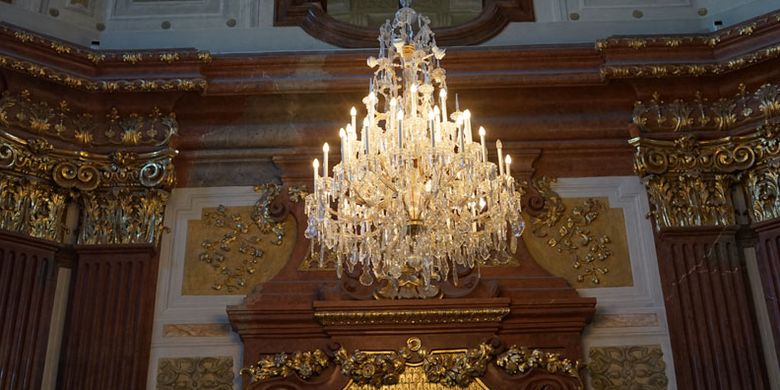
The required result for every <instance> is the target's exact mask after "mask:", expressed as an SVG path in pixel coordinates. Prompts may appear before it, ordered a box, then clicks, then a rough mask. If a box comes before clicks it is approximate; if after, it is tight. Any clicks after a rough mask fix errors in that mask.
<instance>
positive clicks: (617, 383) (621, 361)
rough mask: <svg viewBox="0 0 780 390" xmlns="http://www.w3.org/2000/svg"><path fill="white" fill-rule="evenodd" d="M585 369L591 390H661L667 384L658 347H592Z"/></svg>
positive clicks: (661, 354) (661, 353) (661, 352)
mask: <svg viewBox="0 0 780 390" xmlns="http://www.w3.org/2000/svg"><path fill="white" fill-rule="evenodd" d="M588 369H589V372H590V375H591V384H592V386H593V389H594V390H608V389H610V390H611V389H647V390H662V389H666V388H667V385H668V384H669V380H668V378H667V377H666V370H665V369H666V363H665V362H664V359H663V351H661V347H660V346H659V345H638V346H618V347H593V348H591V349H590V363H589V364H588Z"/></svg>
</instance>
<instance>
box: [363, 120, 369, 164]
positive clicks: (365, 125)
mask: <svg viewBox="0 0 780 390" xmlns="http://www.w3.org/2000/svg"><path fill="white" fill-rule="evenodd" d="M368 123H369V121H368V117H365V118H363V149H364V150H363V152H364V153H365V154H366V156H368V153H369V150H370V149H369V148H368Z"/></svg>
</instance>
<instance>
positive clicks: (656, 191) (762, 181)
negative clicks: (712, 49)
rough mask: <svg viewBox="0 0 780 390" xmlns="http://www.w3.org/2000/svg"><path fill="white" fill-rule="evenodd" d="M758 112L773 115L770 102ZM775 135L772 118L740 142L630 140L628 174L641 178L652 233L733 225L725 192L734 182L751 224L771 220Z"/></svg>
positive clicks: (779, 152) (777, 153)
mask: <svg viewBox="0 0 780 390" xmlns="http://www.w3.org/2000/svg"><path fill="white" fill-rule="evenodd" d="M773 94H774V92H772V93H768V94H766V95H763V96H773ZM762 106H763V108H759V109H763V110H765V111H766V112H776V111H775V110H776V109H775V104H774V103H773V99H771V98H768V99H764V100H763V103H762ZM772 115H774V114H772ZM779 129H780V125H778V124H777V123H776V119H775V117H774V116H772V117H770V118H769V119H767V120H766V121H764V123H762V124H761V125H760V126H759V127H758V128H757V129H756V130H755V131H754V132H752V133H749V134H745V135H741V136H734V137H731V136H727V137H722V138H717V139H709V140H703V141H698V140H696V139H695V138H693V137H691V136H683V137H680V138H678V139H676V140H673V141H667V140H652V139H647V138H634V139H632V140H631V141H630V143H631V144H632V145H633V146H634V147H635V148H636V154H635V159H634V169H635V171H636V173H637V174H638V175H640V176H642V177H643V178H644V181H645V185H646V187H647V190H648V194H649V196H650V200H651V204H652V214H653V216H654V218H655V221H656V227H657V228H659V229H660V228H662V227H684V226H702V225H709V226H727V225H733V224H735V223H736V216H735V213H734V205H733V201H732V199H731V189H732V186H733V185H734V184H736V183H740V182H741V184H742V185H743V186H744V189H745V193H746V194H747V195H748V198H749V199H748V206H749V208H750V214H751V217H752V219H753V221H754V222H761V221H763V220H766V218H768V217H772V216H774V215H777V214H778V211H777V202H776V197H775V195H774V194H775V193H776V190H775V188H776V186H775V184H773V181H772V180H773V170H772V169H771V167H772V166H776V165H775V164H776V163H775V161H777V159H778V158H779V157H780V141H778V134H780V131H778V130H779Z"/></svg>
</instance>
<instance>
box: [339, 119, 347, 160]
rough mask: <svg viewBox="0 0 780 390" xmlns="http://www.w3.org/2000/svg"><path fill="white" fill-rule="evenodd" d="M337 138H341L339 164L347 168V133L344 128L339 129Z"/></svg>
mask: <svg viewBox="0 0 780 390" xmlns="http://www.w3.org/2000/svg"><path fill="white" fill-rule="evenodd" d="M339 138H341V162H342V163H343V165H344V168H346V166H347V132H346V131H345V130H344V128H343V127H342V128H340V129H339Z"/></svg>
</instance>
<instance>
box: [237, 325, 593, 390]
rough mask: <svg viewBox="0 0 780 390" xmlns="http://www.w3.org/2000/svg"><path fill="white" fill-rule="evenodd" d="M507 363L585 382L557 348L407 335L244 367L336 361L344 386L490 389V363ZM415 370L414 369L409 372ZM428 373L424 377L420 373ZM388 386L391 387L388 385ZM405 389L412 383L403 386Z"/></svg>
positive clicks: (259, 369)
mask: <svg viewBox="0 0 780 390" xmlns="http://www.w3.org/2000/svg"><path fill="white" fill-rule="evenodd" d="M492 363H495V365H496V366H498V367H500V368H502V369H503V370H504V371H506V373H507V374H509V375H513V376H514V375H525V374H527V373H529V372H530V371H532V370H543V371H546V372H547V373H549V374H552V375H562V376H565V377H570V378H573V379H574V380H575V381H576V382H577V384H578V385H579V387H580V388H583V383H582V378H581V377H580V373H579V371H580V369H581V368H582V366H581V365H580V363H579V362H578V361H572V360H569V359H565V358H563V357H561V355H560V354H557V353H545V352H542V351H540V350H536V349H535V350H532V351H529V350H527V349H526V348H522V347H520V348H518V347H517V346H512V347H510V348H508V349H507V350H506V351H504V352H503V353H501V354H497V353H496V349H495V348H494V347H493V346H492V345H490V344H487V343H483V344H480V345H479V346H477V347H476V348H473V349H451V350H431V351H429V350H427V349H425V348H423V346H422V342H421V341H420V339H419V338H417V337H411V338H409V339H408V340H407V342H406V346H405V347H404V348H401V349H400V350H398V351H360V350H356V351H354V352H353V353H352V354H350V353H349V352H348V351H347V350H346V349H345V348H343V347H340V348H338V350H336V351H335V352H334V354H333V356H332V357H331V356H329V355H327V354H325V353H324V352H322V351H321V350H319V349H316V350H313V351H310V352H294V353H293V354H289V355H288V354H286V353H278V354H276V355H269V356H265V357H263V358H261V359H260V360H259V361H258V362H257V363H255V364H253V365H250V366H249V367H246V368H243V369H241V371H240V372H241V375H247V376H248V377H249V379H250V382H252V383H255V382H262V381H268V380H272V379H278V378H287V377H289V376H291V375H293V374H295V375H297V376H298V377H299V378H301V379H304V380H306V379H310V378H312V377H315V376H317V375H319V374H321V373H322V372H323V371H324V370H325V369H327V368H328V366H330V364H334V365H336V366H339V367H340V368H341V370H340V371H341V373H342V375H344V376H345V377H347V378H348V379H349V380H350V381H349V383H348V384H347V386H346V387H345V389H350V390H357V389H360V390H363V389H375V388H380V387H381V388H388V389H395V388H396V387H395V385H398V384H399V382H401V380H402V379H403V380H404V381H410V379H411V378H410V377H411V376H417V378H416V380H414V381H410V382H409V384H417V385H420V384H425V385H427V386H429V387H426V388H431V389H445V388H466V389H486V387H485V386H484V384H483V383H482V381H481V380H480V378H481V377H483V376H484V375H485V374H486V372H487V368H488V366H489V365H490V364H492ZM410 371H411V372H410ZM421 375H424V379H423V378H422V377H420V376H421ZM385 386H386V387H385ZM403 388H404V389H406V388H407V387H403Z"/></svg>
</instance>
